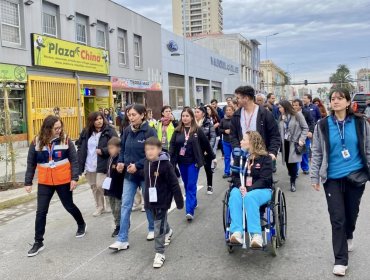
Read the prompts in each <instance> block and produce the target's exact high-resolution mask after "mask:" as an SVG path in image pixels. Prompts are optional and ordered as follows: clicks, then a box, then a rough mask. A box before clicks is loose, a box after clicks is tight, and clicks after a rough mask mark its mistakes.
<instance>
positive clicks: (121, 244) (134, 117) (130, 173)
mask: <svg viewBox="0 0 370 280" xmlns="http://www.w3.org/2000/svg"><path fill="white" fill-rule="evenodd" d="M128 114H129V118H130V125H129V126H128V127H126V128H125V129H124V130H123V132H122V135H121V139H122V140H121V152H120V156H119V159H118V164H117V171H121V172H122V171H123V169H125V170H126V173H125V179H124V182H123V194H122V208H121V224H120V231H119V234H118V237H117V241H116V242H115V243H114V244H112V245H111V246H109V248H110V249H112V250H116V251H119V250H126V249H128V248H129V243H128V230H129V227H130V215H131V210H132V205H133V203H134V197H135V193H136V189H137V188H138V186H141V188H142V190H143V192H144V193H145V182H144V178H143V177H142V172H140V171H141V170H142V169H143V168H144V160H145V151H144V143H145V140H146V139H148V138H149V137H151V136H155V137H157V133H156V131H155V130H154V129H153V128H151V127H150V126H149V124H148V122H147V121H146V109H145V107H144V106H143V105H140V104H135V105H132V107H131V108H130V110H129V111H128ZM146 216H147V219H148V223H149V227H148V230H149V233H148V236H147V240H154V221H153V216H152V213H151V212H150V211H146Z"/></svg>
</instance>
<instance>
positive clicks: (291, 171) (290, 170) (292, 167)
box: [284, 140, 298, 184]
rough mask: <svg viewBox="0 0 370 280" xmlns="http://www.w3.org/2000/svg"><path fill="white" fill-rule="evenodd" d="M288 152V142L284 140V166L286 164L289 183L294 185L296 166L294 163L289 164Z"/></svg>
mask: <svg viewBox="0 0 370 280" xmlns="http://www.w3.org/2000/svg"><path fill="white" fill-rule="evenodd" d="M289 152H290V142H289V141H286V140H284V153H285V154H284V158H285V164H286V167H287V168H288V174H289V177H290V182H291V183H294V184H295V181H296V179H297V173H298V164H297V163H296V162H294V163H289Z"/></svg>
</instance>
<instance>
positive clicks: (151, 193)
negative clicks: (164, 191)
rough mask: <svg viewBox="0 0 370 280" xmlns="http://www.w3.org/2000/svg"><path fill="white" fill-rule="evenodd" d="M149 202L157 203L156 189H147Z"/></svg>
mask: <svg viewBox="0 0 370 280" xmlns="http://www.w3.org/2000/svg"><path fill="white" fill-rule="evenodd" d="M149 202H157V188H149Z"/></svg>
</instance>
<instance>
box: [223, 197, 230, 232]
mask: <svg viewBox="0 0 370 280" xmlns="http://www.w3.org/2000/svg"><path fill="white" fill-rule="evenodd" d="M229 193H230V191H229V190H227V191H226V192H225V197H224V199H223V201H222V202H223V206H222V221H223V225H224V232H225V233H226V227H227V225H226V223H227V222H228V218H227V207H228V205H229Z"/></svg>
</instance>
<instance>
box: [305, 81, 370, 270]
mask: <svg viewBox="0 0 370 280" xmlns="http://www.w3.org/2000/svg"><path fill="white" fill-rule="evenodd" d="M329 99H330V105H331V106H330V107H331V110H332V113H331V115H330V116H327V117H326V118H324V119H322V120H321V121H320V122H318V124H317V125H316V128H315V132H314V134H313V136H314V139H313V146H312V164H311V165H312V167H311V184H312V186H313V187H314V189H315V190H317V191H319V190H320V181H321V183H323V184H324V190H325V194H326V196H325V197H326V201H327V204H328V211H329V215H330V222H331V226H332V244H333V251H334V257H335V262H334V269H333V273H334V274H335V275H339V276H344V275H345V274H346V270H347V267H348V252H351V251H353V250H354V243H353V232H354V231H355V227H356V221H357V217H358V214H359V209H360V208H359V207H360V202H361V197H362V194H363V192H364V190H365V184H366V182H367V181H368V180H369V178H370V153H369V151H370V125H369V123H368V122H367V121H366V118H364V117H363V116H360V115H355V114H354V113H353V111H352V108H351V95H350V93H349V91H348V89H345V88H336V89H334V90H332V92H331V93H330V97H329Z"/></svg>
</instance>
